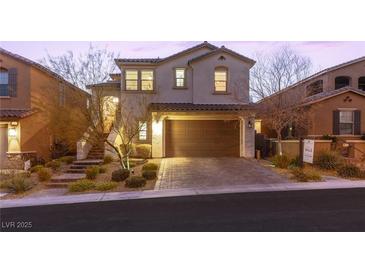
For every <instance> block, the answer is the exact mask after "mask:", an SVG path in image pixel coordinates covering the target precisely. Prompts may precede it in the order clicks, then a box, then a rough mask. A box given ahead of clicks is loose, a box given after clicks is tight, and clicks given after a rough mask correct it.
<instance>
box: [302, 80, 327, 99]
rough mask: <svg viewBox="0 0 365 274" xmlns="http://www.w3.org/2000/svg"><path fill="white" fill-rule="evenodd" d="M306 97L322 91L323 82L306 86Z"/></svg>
mask: <svg viewBox="0 0 365 274" xmlns="http://www.w3.org/2000/svg"><path fill="white" fill-rule="evenodd" d="M306 89H307V96H312V95H315V94H318V93H321V92H322V91H323V80H318V81H315V82H314V83H312V84H310V85H308V86H307V88H306Z"/></svg>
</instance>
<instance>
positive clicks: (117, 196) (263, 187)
mask: <svg viewBox="0 0 365 274" xmlns="http://www.w3.org/2000/svg"><path fill="white" fill-rule="evenodd" d="M341 188H365V180H361V181H351V180H334V181H327V182H315V183H293V182H290V183H275V184H251V185H240V186H223V187H199V188H185V189H168V190H145V191H130V192H103V193H90V194H77V195H63V196H56V197H25V198H22V199H7V200H0V208H10V207H28V206H40V205H52V204H75V203H86V202H99V201H116V200H129V199H150V198H163V197H175V196H194V195H205V194H225V193H246V192H273V191H293V190H316V189H341Z"/></svg>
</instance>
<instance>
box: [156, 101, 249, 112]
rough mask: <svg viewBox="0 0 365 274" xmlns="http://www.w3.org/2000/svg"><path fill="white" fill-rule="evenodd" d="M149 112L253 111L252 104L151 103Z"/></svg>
mask: <svg viewBox="0 0 365 274" xmlns="http://www.w3.org/2000/svg"><path fill="white" fill-rule="evenodd" d="M149 109H150V110H151V111H242V110H252V109H254V104H192V103H151V104H150V106H149Z"/></svg>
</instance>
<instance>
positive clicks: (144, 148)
mask: <svg viewBox="0 0 365 274" xmlns="http://www.w3.org/2000/svg"><path fill="white" fill-rule="evenodd" d="M135 149H136V154H137V156H138V157H140V158H143V159H148V158H151V145H148V144H140V145H136V148H135Z"/></svg>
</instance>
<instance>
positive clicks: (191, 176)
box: [155, 158, 288, 190]
mask: <svg viewBox="0 0 365 274" xmlns="http://www.w3.org/2000/svg"><path fill="white" fill-rule="evenodd" d="M285 182H288V180H287V179H286V178H284V177H282V176H280V175H278V174H276V173H274V172H273V171H271V170H270V169H269V168H265V167H263V166H261V165H259V164H258V163H256V162H254V161H250V160H246V159H244V158H164V159H162V161H161V168H160V178H159V181H158V183H157V184H156V187H155V189H156V190H161V189H178V188H196V187H221V186H230V185H233V186H237V185H253V184H275V183H285Z"/></svg>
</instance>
